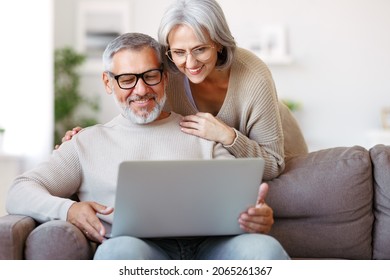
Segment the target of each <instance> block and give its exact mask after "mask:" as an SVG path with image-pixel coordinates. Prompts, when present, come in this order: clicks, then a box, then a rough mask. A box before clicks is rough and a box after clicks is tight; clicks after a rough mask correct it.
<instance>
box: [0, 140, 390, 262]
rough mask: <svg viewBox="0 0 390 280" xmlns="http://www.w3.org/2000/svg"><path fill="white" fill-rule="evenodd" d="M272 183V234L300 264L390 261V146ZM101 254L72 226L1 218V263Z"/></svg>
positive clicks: (299, 160)
mask: <svg viewBox="0 0 390 280" xmlns="http://www.w3.org/2000/svg"><path fill="white" fill-rule="evenodd" d="M269 184H270V193H269V195H268V200H267V202H268V204H270V205H271V206H272V207H273V209H274V216H275V224H274V226H273V229H272V231H271V233H270V234H271V235H272V236H274V237H276V238H277V239H278V240H279V241H280V242H281V243H282V245H283V246H284V247H285V249H286V250H287V252H288V253H289V254H290V256H291V257H292V258H298V259H299V258H311V259H312V258H314V259H316V258H326V259H333V258H337V259H390V146H385V145H376V146H375V147H373V148H371V149H370V150H366V149H365V148H362V147H359V146H354V147H337V148H331V149H326V150H320V151H316V152H311V153H309V154H308V155H305V156H299V157H295V158H293V159H291V160H289V161H288V162H287V165H286V169H285V171H284V172H283V174H282V175H281V176H279V177H278V178H276V179H274V180H272V181H270V182H269ZM95 249H96V244H93V243H90V242H88V241H87V240H86V239H85V237H84V235H83V234H82V233H81V232H80V231H79V230H78V229H77V228H76V227H74V226H73V225H71V224H69V223H67V222H63V221H52V222H48V223H44V224H41V225H38V224H37V223H36V222H35V221H34V220H33V219H31V218H30V217H25V216H16V215H8V216H4V217H1V218H0V259H90V258H92V257H93V254H94V251H95Z"/></svg>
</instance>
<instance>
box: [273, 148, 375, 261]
mask: <svg viewBox="0 0 390 280" xmlns="http://www.w3.org/2000/svg"><path fill="white" fill-rule="evenodd" d="M269 185H270V191H269V195H268V199H267V202H268V204H269V205H270V206H271V207H272V208H273V210H274V216H275V224H274V226H273V229H272V231H271V233H270V234H271V235H273V236H274V237H276V238H277V239H278V240H279V241H280V242H281V244H282V245H283V246H284V247H285V249H286V251H287V252H288V253H289V254H290V256H291V257H293V258H346V259H370V258H371V257H372V246H371V241H372V235H371V232H372V225H373V220H374V217H373V213H372V200H373V183H372V168H371V160H370V157H369V153H368V151H367V150H366V149H364V148H362V147H359V146H354V147H337V148H331V149H325V150H320V151H315V152H311V153H309V154H307V155H303V156H298V157H294V158H293V159H291V160H289V161H287V163H286V169H285V171H284V172H283V173H282V174H281V175H280V176H279V177H278V178H275V179H273V180H272V181H270V182H269Z"/></svg>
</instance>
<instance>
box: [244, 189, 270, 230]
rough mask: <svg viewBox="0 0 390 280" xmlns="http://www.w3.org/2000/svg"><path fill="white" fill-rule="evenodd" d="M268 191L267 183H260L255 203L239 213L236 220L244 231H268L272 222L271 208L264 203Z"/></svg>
mask: <svg viewBox="0 0 390 280" xmlns="http://www.w3.org/2000/svg"><path fill="white" fill-rule="evenodd" d="M267 193H268V184H267V183H262V184H261V185H260V187H259V194H258V197H257V204H256V205H255V206H253V207H250V208H248V210H247V211H246V212H244V213H242V214H241V215H240V218H239V219H238V222H239V223H240V227H241V228H242V229H243V230H245V231H246V232H251V233H268V232H269V231H270V230H271V228H272V225H273V223H274V217H273V210H272V208H271V207H269V206H268V205H267V204H266V203H265V198H266V196H267Z"/></svg>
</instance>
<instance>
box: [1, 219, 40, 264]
mask: <svg viewBox="0 0 390 280" xmlns="http://www.w3.org/2000/svg"><path fill="white" fill-rule="evenodd" d="M35 226H36V223H35V221H34V220H33V219H32V218H31V217H27V216H21V215H6V216H3V217H0V260H21V259H23V258H24V253H23V252H24V246H25V242H26V239H27V237H28V235H29V234H30V232H31V231H32V230H33V229H34V228H35Z"/></svg>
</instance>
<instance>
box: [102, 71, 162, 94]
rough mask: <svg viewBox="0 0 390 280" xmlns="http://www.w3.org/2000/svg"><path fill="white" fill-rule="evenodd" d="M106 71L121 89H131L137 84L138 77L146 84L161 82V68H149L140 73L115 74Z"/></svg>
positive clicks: (152, 84)
mask: <svg viewBox="0 0 390 280" xmlns="http://www.w3.org/2000/svg"><path fill="white" fill-rule="evenodd" d="M107 73H108V74H109V75H111V76H112V77H114V79H115V80H116V81H117V83H118V86H119V87H120V88H121V89H132V88H134V87H135V86H136V85H137V83H138V80H139V78H141V79H142V80H143V81H144V83H145V84H147V85H148V86H155V85H157V84H159V83H161V80H162V74H163V69H162V68H159V69H151V70H148V71H145V72H143V73H140V74H131V73H125V74H119V75H115V74H114V73H112V72H110V71H107Z"/></svg>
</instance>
